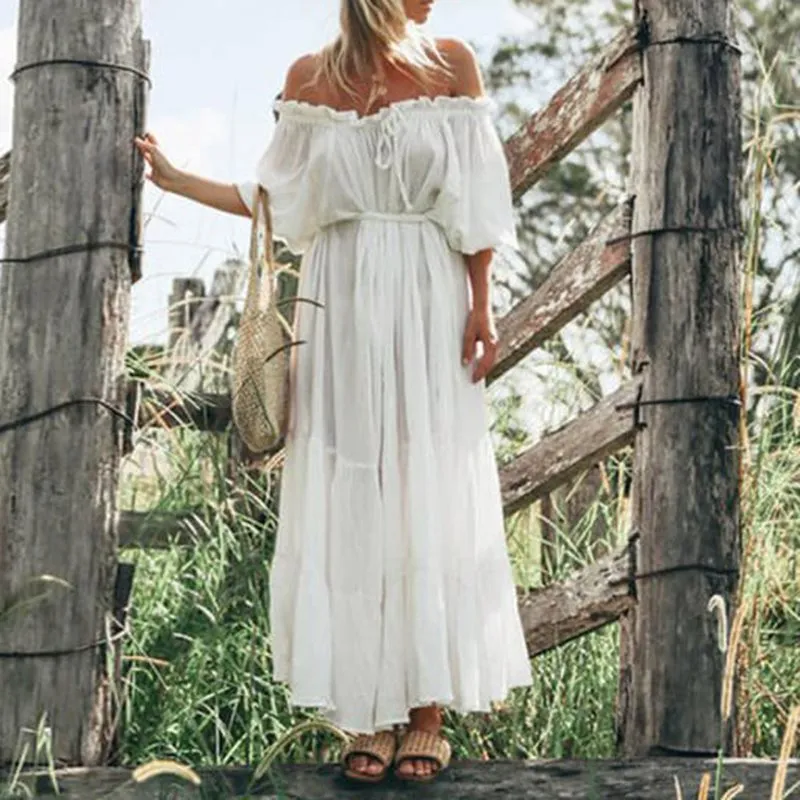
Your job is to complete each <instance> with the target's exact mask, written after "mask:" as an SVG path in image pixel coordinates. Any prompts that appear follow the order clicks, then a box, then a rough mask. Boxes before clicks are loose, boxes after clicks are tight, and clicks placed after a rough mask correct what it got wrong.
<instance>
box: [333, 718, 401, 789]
mask: <svg viewBox="0 0 800 800" xmlns="http://www.w3.org/2000/svg"><path fill="white" fill-rule="evenodd" d="M396 746H397V738H396V731H395V730H391V731H382V732H380V733H377V734H373V735H370V736H367V735H362V736H359V737H357V738H356V739H355V740H354V742H353V743H351V745H350V747H352V748H354V749H356V752H354V753H353V754H352V755H345V758H344V763H345V769H346V770H347V771H348V772H349V773H352V774H351V775H350V776H349V777H354V778H363V779H364V780H369V779H372V780H378V779H379V778H380V777H383V775H385V773H386V771H387V769H388V768H389V766H390V765H391V763H392V759H393V757H394V751H395V749H396ZM359 748H360V752H359ZM378 756H380V758H379V757H378Z"/></svg>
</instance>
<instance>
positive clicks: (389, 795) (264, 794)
mask: <svg viewBox="0 0 800 800" xmlns="http://www.w3.org/2000/svg"><path fill="white" fill-rule="evenodd" d="M715 766H716V764H715V762H714V761H713V760H706V759H688V758H662V759H647V760H636V761H487V762H480V761H459V762H453V764H452V766H451V767H450V769H448V770H447V772H445V773H444V774H443V775H442V777H441V778H440V779H439V780H438V781H436V782H435V783H432V784H430V785H427V786H425V785H417V784H409V785H404V784H401V783H399V782H398V781H396V780H394V778H389V779H388V780H386V781H385V782H383V783H381V784H378V785H377V786H367V785H364V786H353V785H352V784H350V783H347V782H345V781H343V780H342V779H341V778H340V776H339V772H338V769H337V767H336V765H332V764H326V765H313V764H310V765H289V766H277V767H275V769H274V770H273V773H272V775H271V776H270V777H268V778H264V779H262V780H261V781H260V782H259V784H258V785H255V786H253V787H252V789H250V788H249V784H250V782H251V780H252V775H253V770H252V769H248V768H227V769H200V770H197V772H198V774H199V775H200V777H201V778H202V781H203V783H202V785H201V786H199V787H195V786H192V785H191V784H188V783H186V782H184V781H182V780H179V779H177V778H174V777H171V776H166V775H161V776H157V777H155V778H151V779H150V780H148V781H146V782H145V783H142V784H135V783H134V782H133V781H132V780H131V779H130V775H131V772H130V770H127V769H122V768H101V769H83V768H74V769H63V770H58V771H57V773H56V775H57V779H58V784H59V790H60V792H61V794H62V796H65V797H68V798H81V800H100V798H108V797H113V799H114V800H145V798H146V799H147V800H157V798H169V800H182V799H183V798H187V799H188V798H203V800H218V799H219V800H222V798H226V799H227V798H250V800H277V798H281V800H340V799H341V798H343V797H358V798H359V800H377V799H378V798H380V800H400V798H402V799H403V800H408V799H409V798H417V797H419V798H433V799H434V800H435V799H436V798H447V799H448V800H487V798H542V800H562V799H563V800H577V798H581V800H594V799H596V800H634V798H635V800H675V797H676V791H675V778H677V779H678V780H679V781H680V784H681V789H682V792H683V797H685V798H692V799H693V798H695V797H697V791H698V787H699V786H700V780H701V778H702V775H703V773H704V772H711V773H712V777H713V773H714V770H715ZM775 772H776V765H775V763H774V762H772V761H757V760H745V759H735V760H727V761H726V762H725V768H724V770H723V777H722V793H724V792H725V791H726V790H728V789H730V788H731V787H732V786H734V785H736V784H737V783H742V784H744V792H743V793H742V794H741V795H739V796H740V797H743V798H745V797H746V798H751V799H752V800H767V798H768V797H769V796H770V791H771V788H772V782H773V779H774V776H775ZM7 776H8V771H7V770H4V771H3V772H2V773H0V777H1V778H2V784H5V782H6V780H7ZM24 780H25V783H26V784H27V786H28V787H29V788H30V789H31V790H33V791H34V796H35V797H43V796H48V795H49V796H52V795H54V790H53V788H52V784H51V782H50V779H49V777H47V776H46V775H44V774H41V773H39V774H38V775H29V776H27V777H26V778H25V779H24ZM798 781H800V762H799V761H797V760H795V761H793V762H792V763H791V765H790V767H789V773H788V777H787V781H786V787H785V790H786V789H788V788H789V787H790V786H792V785H793V784H795V783H797V782H798ZM785 790H784V791H785ZM709 797H714V794H713V782H712V792H711V793H710V795H709Z"/></svg>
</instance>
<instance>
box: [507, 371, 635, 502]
mask: <svg viewBox="0 0 800 800" xmlns="http://www.w3.org/2000/svg"><path fill="white" fill-rule="evenodd" d="M640 385H641V378H634V379H633V380H631V381H630V382H629V383H627V384H625V385H624V386H623V387H622V388H620V389H618V390H617V391H616V392H614V393H613V394H611V395H609V396H608V397H606V398H604V399H603V400H601V401H600V402H599V403H597V404H596V405H595V406H594V407H593V408H591V409H590V410H589V411H586V412H585V413H583V414H581V415H580V416H579V417H578V418H577V419H575V420H573V421H572V422H569V423H567V424H566V425H565V426H564V427H563V428H560V429H559V430H557V431H554V432H553V433H549V434H547V435H545V436H544V437H543V438H542V439H541V440H540V441H539V442H537V443H536V444H535V445H533V446H532V447H530V448H529V449H528V450H526V451H525V452H524V453H522V454H521V455H519V456H517V457H516V458H515V459H514V460H513V461H511V462H510V463H509V464H507V465H506V466H504V467H503V468H502V469H501V470H500V486H501V489H502V492H503V511H504V513H505V514H506V516H508V515H509V514H512V513H514V512H515V511H519V510H520V509H521V508H525V506H528V505H530V504H531V503H533V502H534V501H535V500H537V499H538V498H540V497H541V496H542V495H544V494H547V493H548V492H550V491H552V490H553V489H554V488H555V487H556V486H558V485H560V484H562V483H564V482H565V481H568V480H569V479H570V478H571V477H573V476H574V475H577V474H579V473H580V472H581V471H582V470H584V469H586V468H587V467H589V466H591V465H592V464H596V463H597V462H598V461H601V460H602V459H604V458H605V457H606V456H608V455H610V454H611V453H614V452H616V451H617V450H619V449H620V448H622V447H625V446H626V445H628V444H630V443H631V442H632V441H633V438H634V436H635V434H636V424H635V414H634V411H633V409H632V408H618V406H626V405H629V404H634V403H635V402H636V399H637V397H638V396H639V387H640Z"/></svg>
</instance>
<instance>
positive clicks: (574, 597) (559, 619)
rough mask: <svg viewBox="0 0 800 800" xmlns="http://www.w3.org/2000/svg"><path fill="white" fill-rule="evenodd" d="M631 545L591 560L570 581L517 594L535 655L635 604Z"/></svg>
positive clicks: (526, 640)
mask: <svg viewBox="0 0 800 800" xmlns="http://www.w3.org/2000/svg"><path fill="white" fill-rule="evenodd" d="M629 574H630V558H629V554H628V548H625V549H624V550H623V551H621V552H619V553H615V554H613V555H610V556H606V557H604V558H602V559H600V560H599V561H597V562H596V563H594V564H590V565H589V566H587V567H584V568H583V569H581V570H578V571H577V572H576V573H575V574H574V575H572V576H570V577H569V578H568V579H567V580H566V581H561V582H558V583H552V584H549V585H548V586H545V587H543V588H541V589H535V590H533V591H531V592H528V593H527V594H524V595H522V596H521V597H520V598H519V611H520V619H521V620H522V627H523V629H524V631H525V642H526V643H527V645H528V652H529V653H530V655H531V657H533V656H537V655H539V654H540V653H546V652H547V651H548V650H552V649H553V648H554V647H558V646H559V645H562V644H564V643H565V642H569V641H571V640H572V639H577V638H578V637H579V636H583V635H585V634H587V633H590V632H591V631H594V630H597V629H598V628H602V627H603V626H604V625H607V624H608V623H609V622H614V621H615V620H617V619H619V617H620V615H621V614H623V613H624V612H625V611H628V610H629V609H630V608H632V607H633V604H634V603H635V602H636V600H635V598H634V597H633V595H632V594H631V592H630V590H629V585H628V577H629Z"/></svg>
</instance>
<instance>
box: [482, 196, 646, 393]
mask: <svg viewBox="0 0 800 800" xmlns="http://www.w3.org/2000/svg"><path fill="white" fill-rule="evenodd" d="M631 209H632V203H630V202H626V203H623V204H622V205H621V206H619V207H618V208H616V209H615V210H614V211H612V212H611V214H609V215H608V216H607V217H606V218H605V219H604V220H603V221H602V222H601V223H600V224H599V225H598V226H597V228H595V230H594V231H592V233H591V234H590V235H589V237H588V238H587V239H586V240H585V241H584V242H582V243H581V244H579V245H578V246H577V247H576V248H575V250H573V251H572V252H571V253H569V254H568V255H567V256H565V257H564V258H563V259H562V260H561V261H560V262H559V263H558V264H557V265H556V266H555V267H554V268H553V270H552V272H551V273H550V275H548V277H547V278H546V279H545V280H544V282H543V283H542V284H541V286H539V287H538V288H537V289H536V291H535V292H534V293H533V294H532V295H530V296H529V297H527V298H525V300H522V301H521V302H520V303H518V304H517V305H516V306H515V307H514V308H513V309H512V310H511V311H510V312H509V313H508V314H506V315H505V316H504V317H503V318H502V319H500V320H499V321H498V323H497V334H498V337H499V339H500V347H499V348H498V353H497V358H496V360H495V364H494V366H493V367H492V369H491V371H490V372H489V374H488V376H487V379H486V380H487V385H488V384H490V383H492V382H493V381H495V380H497V379H498V378H499V377H501V376H502V375H504V374H505V373H506V372H508V371H509V370H510V369H511V368H512V367H513V366H514V365H516V364H518V363H519V362H520V361H521V360H522V359H523V358H524V357H525V356H526V355H528V354H529V353H530V352H531V351H533V350H535V349H536V348H537V347H540V346H541V345H542V344H543V343H544V342H546V341H547V340H548V339H549V338H551V337H552V336H554V335H555V334H556V333H558V331H560V330H561V329H562V328H563V327H564V326H565V325H567V324H568V323H569V322H571V321H572V320H573V319H575V317H577V316H578V314H582V313H583V312H584V311H586V310H587V309H588V308H589V306H590V305H591V304H592V303H593V302H594V301H595V300H597V299H599V298H600V297H602V296H603V295H604V294H605V293H606V292H607V291H608V290H609V289H610V288H611V287H612V286H614V285H615V284H617V283H618V282H619V281H620V280H622V278H624V277H625V276H626V275H627V274H628V273H629V271H630V263H631V244H630V241H627V240H621V241H617V240H618V239H619V238H620V237H624V236H625V235H626V234H628V233H630V224H631Z"/></svg>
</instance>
